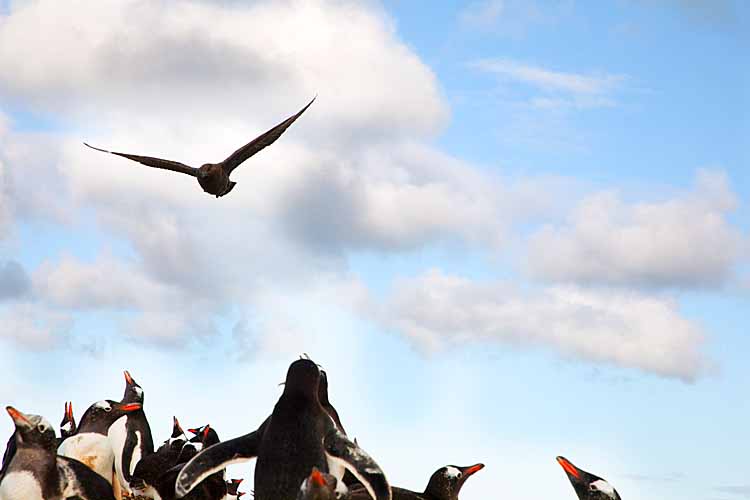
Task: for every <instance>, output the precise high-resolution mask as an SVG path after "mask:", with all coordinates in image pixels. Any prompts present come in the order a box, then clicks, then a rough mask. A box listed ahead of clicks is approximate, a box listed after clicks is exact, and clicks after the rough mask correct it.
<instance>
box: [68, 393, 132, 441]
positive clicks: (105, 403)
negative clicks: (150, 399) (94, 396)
mask: <svg viewBox="0 0 750 500" xmlns="http://www.w3.org/2000/svg"><path fill="white" fill-rule="evenodd" d="M142 408H143V405H141V403H118V402H117V401H112V400H111V399H103V400H101V401H97V402H96V403H94V404H92V405H91V406H89V408H88V410H86V413H84V414H83V416H82V417H81V425H80V426H79V427H80V429H79V432H99V433H102V434H106V433H107V429H109V426H110V425H112V424H113V423H114V422H115V421H116V420H117V419H118V418H120V417H122V416H123V415H127V414H128V413H131V412H134V411H138V410H140V409H142Z"/></svg>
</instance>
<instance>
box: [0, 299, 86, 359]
mask: <svg viewBox="0 0 750 500" xmlns="http://www.w3.org/2000/svg"><path fill="white" fill-rule="evenodd" d="M72 325H73V321H72V318H71V317H70V316H69V315H68V314H66V313H62V312H57V311H54V310H52V309H49V308H47V307H46V306H44V305H43V304H39V303H35V302H20V303H13V304H10V305H8V306H6V307H3V308H0V340H6V341H11V342H12V343H13V344H14V345H16V346H17V347H20V348H22V349H26V350H31V351H48V350H51V349H55V348H57V347H61V346H64V345H66V344H67V342H68V338H69V334H70V329H71V327H72Z"/></svg>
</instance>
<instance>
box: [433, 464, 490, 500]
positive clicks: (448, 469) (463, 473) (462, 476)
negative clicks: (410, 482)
mask: <svg viewBox="0 0 750 500" xmlns="http://www.w3.org/2000/svg"><path fill="white" fill-rule="evenodd" d="M482 469H484V464H476V465H469V466H466V467H458V466H456V465H446V466H445V467H441V468H439V469H438V470H436V471H435V472H434V473H433V474H432V477H430V482H429V483H427V489H426V490H425V495H427V496H430V497H432V498H435V499H438V500H456V499H457V498H458V492H459V491H461V487H463V485H464V483H465V482H466V480H467V479H469V476H471V475H473V474H474V473H476V472H478V471H480V470H482Z"/></svg>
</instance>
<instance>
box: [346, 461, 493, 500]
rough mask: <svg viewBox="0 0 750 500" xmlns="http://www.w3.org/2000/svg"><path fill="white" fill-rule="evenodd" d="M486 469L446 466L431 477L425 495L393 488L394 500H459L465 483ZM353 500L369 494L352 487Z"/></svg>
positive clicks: (471, 466) (476, 466)
mask: <svg viewBox="0 0 750 500" xmlns="http://www.w3.org/2000/svg"><path fill="white" fill-rule="evenodd" d="M482 469H484V464H476V465H469V466H466V467H459V466H457V465H446V466H445V467H441V468H439V469H438V470H436V471H435V472H433V473H432V476H430V480H429V481H428V483H427V488H425V490H424V493H417V492H414V491H410V490H407V489H404V488H395V487H394V488H393V500H458V493H459V492H460V491H461V488H462V487H463V485H464V483H465V482H466V480H467V479H469V477H471V476H472V475H473V474H475V473H476V472H479V471H480V470H482ZM350 497H351V499H352V500H365V499H367V498H368V495H367V492H366V491H365V490H364V489H363V488H361V487H352V489H351V492H350Z"/></svg>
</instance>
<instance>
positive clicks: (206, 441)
mask: <svg viewBox="0 0 750 500" xmlns="http://www.w3.org/2000/svg"><path fill="white" fill-rule="evenodd" d="M188 432H190V433H192V434H194V435H193V437H192V438H191V439H190V442H191V443H194V444H198V446H199V447H198V449H203V448H206V447H208V446H211V445H212V444H216V443H218V442H220V441H221V439H219V435H218V434H217V433H216V429H214V428H213V427H211V426H210V425H209V424H206V425H202V426H200V427H196V428H195V429H188Z"/></svg>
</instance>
